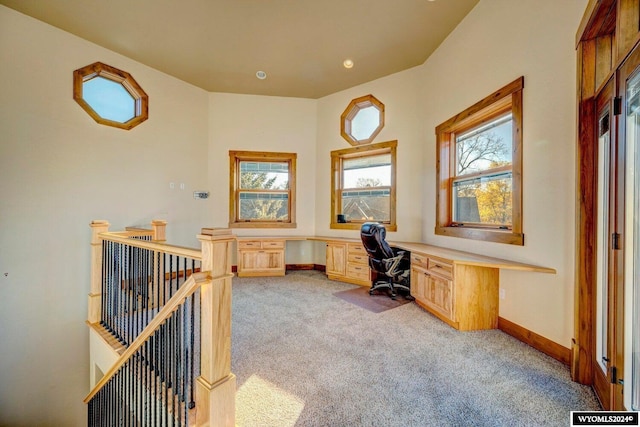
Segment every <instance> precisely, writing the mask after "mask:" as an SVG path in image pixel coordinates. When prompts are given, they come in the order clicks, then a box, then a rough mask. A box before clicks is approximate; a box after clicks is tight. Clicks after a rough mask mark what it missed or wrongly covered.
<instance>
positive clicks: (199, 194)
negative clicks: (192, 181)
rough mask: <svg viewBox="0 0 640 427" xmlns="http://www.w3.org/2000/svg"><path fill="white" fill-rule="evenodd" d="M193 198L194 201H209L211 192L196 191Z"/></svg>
mask: <svg viewBox="0 0 640 427" xmlns="http://www.w3.org/2000/svg"><path fill="white" fill-rule="evenodd" d="M193 198H194V199H207V198H209V192H208V191H194V192H193Z"/></svg>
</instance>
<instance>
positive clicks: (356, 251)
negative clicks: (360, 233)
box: [326, 241, 371, 286]
mask: <svg viewBox="0 0 640 427" xmlns="http://www.w3.org/2000/svg"><path fill="white" fill-rule="evenodd" d="M326 273H327V277H328V278H329V279H331V280H338V281H341V282H347V283H353V284H355V285H361V286H370V285H371V273H370V271H369V258H368V256H367V252H366V251H365V250H364V247H363V246H362V244H361V243H357V242H344V241H342V242H337V241H336V242H332V241H329V242H327V263H326Z"/></svg>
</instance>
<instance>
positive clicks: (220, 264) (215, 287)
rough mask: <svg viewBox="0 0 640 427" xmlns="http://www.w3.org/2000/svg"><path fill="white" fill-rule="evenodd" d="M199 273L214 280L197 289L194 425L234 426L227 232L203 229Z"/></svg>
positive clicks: (230, 236)
mask: <svg viewBox="0 0 640 427" xmlns="http://www.w3.org/2000/svg"><path fill="white" fill-rule="evenodd" d="M198 239H199V240H200V242H201V243H202V271H210V272H211V276H212V277H214V278H215V277H219V276H221V275H229V276H228V277H223V278H220V279H214V280H212V281H209V282H208V283H206V284H204V285H203V286H202V287H201V288H200V301H201V309H200V310H201V314H200V318H201V361H200V376H199V377H198V378H197V380H196V425H198V426H201V425H202V426H216V427H218V426H229V427H233V426H234V425H235V393H236V377H235V375H233V374H232V373H231V276H230V274H231V254H232V249H233V243H234V240H235V236H234V235H233V234H231V230H229V229H203V230H202V234H201V235H199V236H198Z"/></svg>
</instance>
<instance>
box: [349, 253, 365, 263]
mask: <svg viewBox="0 0 640 427" xmlns="http://www.w3.org/2000/svg"><path fill="white" fill-rule="evenodd" d="M347 261H349V262H352V263H355V264H362V265H369V257H368V256H367V255H361V254H354V253H352V252H349V255H348V256H347Z"/></svg>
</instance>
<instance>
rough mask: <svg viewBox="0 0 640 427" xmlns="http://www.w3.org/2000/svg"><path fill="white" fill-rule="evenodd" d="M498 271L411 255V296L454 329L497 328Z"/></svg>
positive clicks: (416, 254)
mask: <svg viewBox="0 0 640 427" xmlns="http://www.w3.org/2000/svg"><path fill="white" fill-rule="evenodd" d="M498 280H499V276H498V269H495V268H489V267H482V266H472V265H456V264H455V262H454V261H453V260H448V259H444V258H440V257H435V256H432V255H429V254H423V253H416V252H413V253H412V254H411V295H412V296H413V297H414V298H415V299H416V302H417V303H418V304H419V305H420V306H421V307H423V308H424V309H426V310H427V311H429V312H430V313H432V314H433V315H435V316H436V317H438V318H439V319H441V320H442V321H444V322H446V323H448V324H449V325H451V326H453V327H454V328H456V329H460V330H465V331H466V330H474V329H493V328H496V327H497V326H498Z"/></svg>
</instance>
